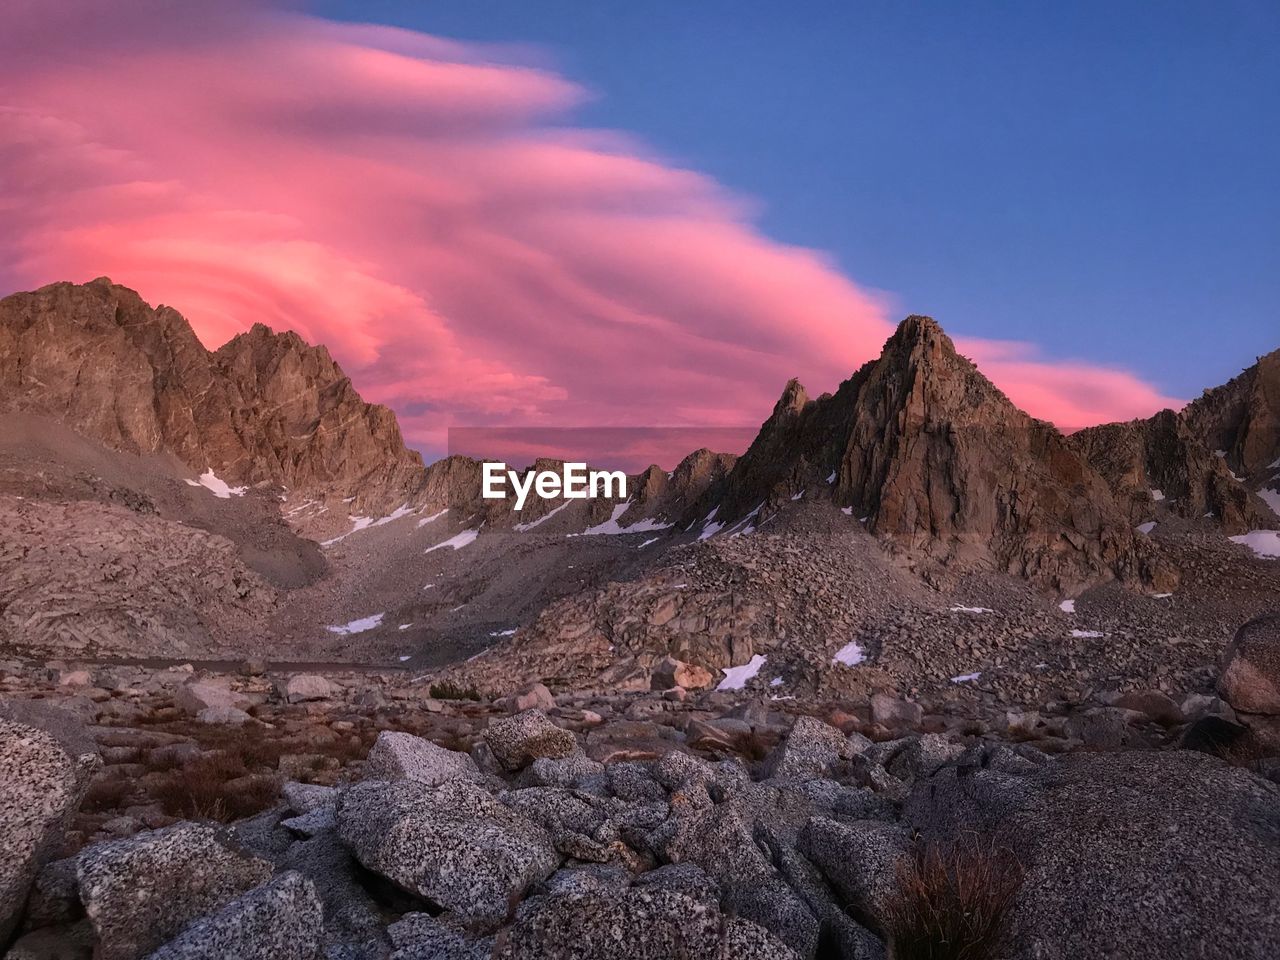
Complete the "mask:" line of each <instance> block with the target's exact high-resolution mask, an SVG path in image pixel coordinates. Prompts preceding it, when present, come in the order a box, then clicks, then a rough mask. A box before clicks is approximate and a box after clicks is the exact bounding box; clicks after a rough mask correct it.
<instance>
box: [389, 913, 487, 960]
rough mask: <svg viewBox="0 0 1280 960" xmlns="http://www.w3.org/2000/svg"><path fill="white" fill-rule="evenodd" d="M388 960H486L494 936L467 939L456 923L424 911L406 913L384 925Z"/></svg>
mask: <svg viewBox="0 0 1280 960" xmlns="http://www.w3.org/2000/svg"><path fill="white" fill-rule="evenodd" d="M387 933H388V934H389V935H390V937H391V942H392V944H393V946H394V950H393V952H392V954H391V960H489V957H490V956H492V954H493V938H492V937H480V938H476V939H472V938H469V937H467V936H466V935H465V933H464V932H463V931H462V930H460V929H459V928H458V925H457V924H452V923H449V922H447V921H442V920H440V919H439V918H437V917H433V916H431V915H430V914H426V913H407V914H405V915H404V916H403V917H401V918H400V919H399V920H398V921H396V922H395V923H393V924H392V925H391V926H390V927H388V928H387Z"/></svg>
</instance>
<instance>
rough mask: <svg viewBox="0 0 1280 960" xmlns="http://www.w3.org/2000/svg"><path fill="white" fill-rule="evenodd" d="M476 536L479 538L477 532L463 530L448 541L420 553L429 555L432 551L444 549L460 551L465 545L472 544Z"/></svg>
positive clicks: (478, 532)
mask: <svg viewBox="0 0 1280 960" xmlns="http://www.w3.org/2000/svg"><path fill="white" fill-rule="evenodd" d="M478 536H480V531H479V530H463V531H462V532H461V533H459V534H455V535H454V536H452V537H450V538H449V539H448V540H445V541H443V542H442V543H437V544H436V545H435V546H434V547H427V549H426V550H424V551H422V552H423V553H430V552H431V551H432V550H440V549H442V548H444V547H449V548H451V549H453V550H461V549H462V548H463V547H465V546H466V545H467V544H469V543H474V542H475V539H476V537H478Z"/></svg>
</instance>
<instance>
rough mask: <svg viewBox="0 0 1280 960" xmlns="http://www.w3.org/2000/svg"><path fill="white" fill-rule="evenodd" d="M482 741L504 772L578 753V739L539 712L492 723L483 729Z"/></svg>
mask: <svg viewBox="0 0 1280 960" xmlns="http://www.w3.org/2000/svg"><path fill="white" fill-rule="evenodd" d="M484 739H485V742H486V743H487V744H489V749H491V750H492V751H493V755H494V756H495V757H497V758H498V762H499V763H501V764H502V766H503V767H505V768H506V769H507V770H522V769H524V768H525V767H527V766H528V765H529V764H530V763H532V762H533V761H534V760H536V759H537V758H539V757H552V758H555V757H567V756H570V755H571V754H573V753H575V752H577V750H578V741H577V738H575V737H574V735H573V734H572V733H571V732H570V731H568V730H565V729H563V728H562V727H557V726H556V725H555V724H554V723H552V722H551V721H550V719H548V718H547V715H546V714H545V713H543V712H542V711H541V710H526V711H524V713H517V714H516V715H515V716H514V717H503V718H501V719H498V720H494V721H493V722H491V723H490V724H489V726H488V727H487V728H486V729H485V732H484Z"/></svg>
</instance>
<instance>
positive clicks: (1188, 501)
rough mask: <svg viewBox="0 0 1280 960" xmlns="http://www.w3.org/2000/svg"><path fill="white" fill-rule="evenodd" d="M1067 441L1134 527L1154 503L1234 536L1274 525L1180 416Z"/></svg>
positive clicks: (1165, 415) (1162, 415) (1166, 413)
mask: <svg viewBox="0 0 1280 960" xmlns="http://www.w3.org/2000/svg"><path fill="white" fill-rule="evenodd" d="M1071 443H1072V445H1073V446H1074V447H1076V449H1078V450H1079V451H1080V452H1081V453H1082V454H1083V455H1084V456H1085V457H1087V458H1088V460H1089V462H1090V463H1091V464H1092V465H1093V466H1094V468H1095V469H1096V470H1097V471H1098V472H1099V473H1101V474H1102V476H1103V477H1104V478H1105V479H1106V481H1107V483H1108V484H1110V486H1111V489H1112V492H1113V493H1114V494H1115V497H1116V499H1117V501H1118V502H1119V503H1120V505H1121V506H1122V507H1123V508H1124V509H1126V510H1127V511H1128V516H1129V520H1130V522H1131V523H1133V524H1139V523H1143V522H1145V521H1148V520H1151V519H1152V518H1153V517H1154V515H1155V510H1156V509H1157V508H1156V504H1157V503H1159V504H1162V505H1163V508H1164V509H1168V510H1172V511H1173V512H1174V513H1176V514H1178V515H1179V516H1182V517H1185V518H1187V519H1190V520H1195V519H1198V518H1204V517H1212V518H1213V519H1216V520H1217V521H1218V522H1219V523H1220V524H1221V526H1222V528H1223V530H1224V531H1225V532H1227V533H1232V534H1235V533H1241V532H1243V531H1246V530H1252V529H1255V528H1257V527H1260V526H1266V525H1268V523H1270V522H1272V521H1270V518H1269V517H1268V513H1267V511H1266V510H1265V509H1264V508H1263V507H1262V505H1261V504H1260V503H1259V502H1258V501H1257V499H1256V498H1254V497H1252V496H1251V495H1250V493H1249V490H1248V489H1247V488H1246V487H1245V485H1244V484H1243V483H1241V482H1240V481H1239V480H1238V479H1236V477H1235V476H1233V474H1232V472H1231V468H1230V467H1228V466H1227V463H1226V460H1225V459H1224V458H1223V457H1220V456H1217V455H1215V454H1214V453H1213V452H1212V451H1211V450H1210V449H1209V447H1208V446H1207V445H1206V444H1205V442H1204V441H1203V439H1202V438H1201V437H1199V436H1197V435H1196V433H1195V431H1194V429H1193V428H1192V426H1191V424H1190V423H1188V420H1187V417H1186V416H1185V415H1184V414H1182V413H1174V412H1173V411H1172V410H1162V411H1160V412H1159V413H1157V414H1156V415H1155V416H1153V417H1151V418H1150V419H1147V420H1133V421H1130V422H1129V423H1107V424H1103V425H1101V426H1097V427H1089V428H1087V429H1085V430H1081V431H1079V432H1077V433H1074V434H1072V435H1071Z"/></svg>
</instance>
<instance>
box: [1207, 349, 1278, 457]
mask: <svg viewBox="0 0 1280 960" xmlns="http://www.w3.org/2000/svg"><path fill="white" fill-rule="evenodd" d="M1183 413H1184V415H1185V416H1186V418H1187V422H1188V423H1189V424H1190V426H1191V429H1192V430H1193V431H1194V432H1195V434H1196V435H1197V436H1198V437H1200V438H1202V439H1203V440H1204V442H1205V445H1206V446H1207V447H1208V448H1209V450H1211V451H1215V450H1221V451H1222V452H1223V454H1224V455H1225V457H1226V460H1227V463H1228V464H1229V465H1230V466H1231V468H1232V469H1234V470H1235V471H1236V472H1237V473H1240V474H1243V475H1245V476H1248V477H1253V476H1255V475H1257V474H1259V473H1261V472H1262V471H1265V470H1267V469H1268V468H1269V467H1270V466H1271V464H1273V463H1274V462H1275V461H1276V459H1277V458H1278V457H1280V350H1273V351H1271V353H1268V354H1267V355H1266V356H1264V357H1259V358H1258V362H1257V363H1255V364H1254V365H1253V366H1251V367H1249V368H1248V369H1247V370H1245V371H1244V372H1243V373H1241V374H1240V376H1238V377H1236V378H1235V379H1233V380H1230V381H1228V382H1227V383H1225V384H1223V385H1222V386H1220V387H1214V388H1213V389H1212V390H1206V391H1205V392H1204V393H1203V394H1202V395H1201V396H1200V398H1199V399H1198V400H1194V401H1192V402H1191V403H1190V404H1189V405H1188V406H1187V408H1186V410H1185V411H1183Z"/></svg>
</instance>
